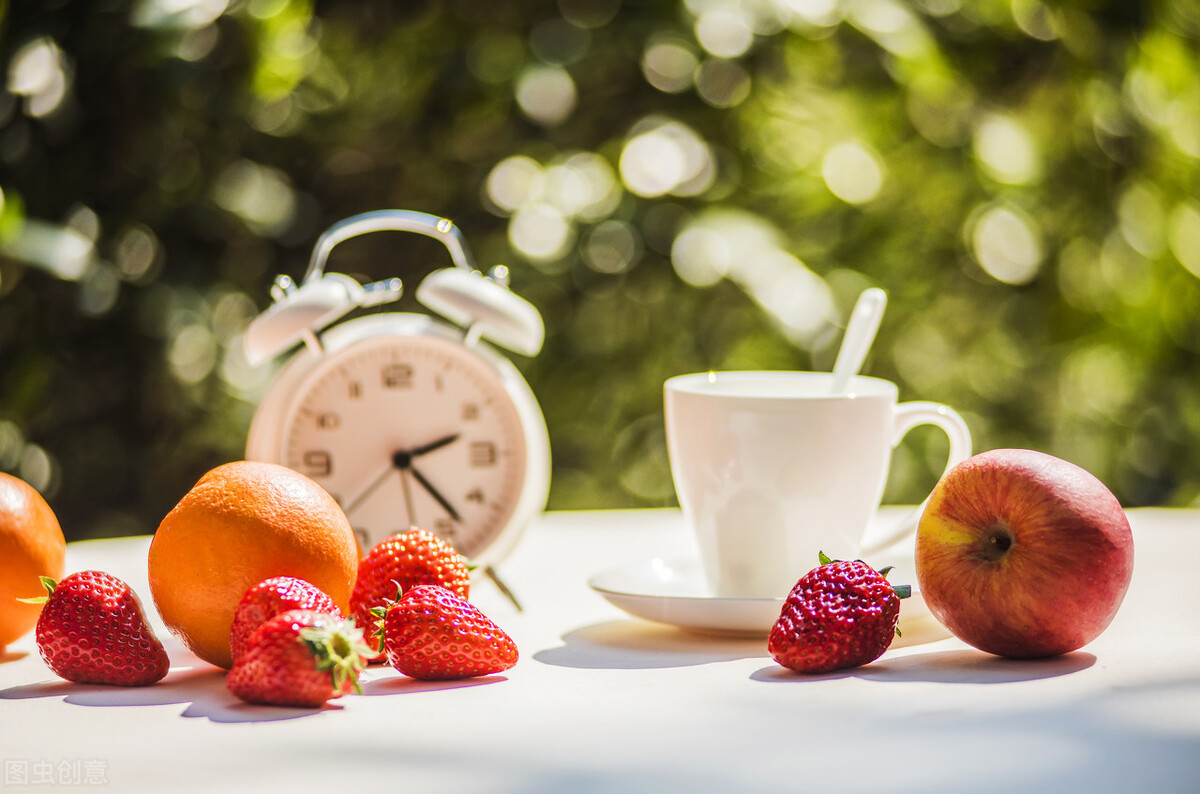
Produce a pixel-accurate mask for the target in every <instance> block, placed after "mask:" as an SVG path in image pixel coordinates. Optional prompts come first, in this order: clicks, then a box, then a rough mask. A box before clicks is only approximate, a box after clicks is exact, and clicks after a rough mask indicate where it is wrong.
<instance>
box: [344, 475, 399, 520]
mask: <svg viewBox="0 0 1200 794" xmlns="http://www.w3.org/2000/svg"><path fill="white" fill-rule="evenodd" d="M392 469H393V466H392V465H391V464H390V463H389V464H388V466H387V467H386V468H384V470H383V471H381V472H379V474H377V475H376V476H375V479H373V480H371V484H370V485H368V486H367V487H366V488H364V489H363V491H362V493H360V494H359V495H358V496H356V497H354V498H353V499H351V500H350V501H349V502H347V503H346V506H345V507H343V508H342V512H343V513H345V514H346V515H350V514H351V513H353V512H354V511H355V510H356V509H357V508H358V506H359V505H360V504H362V503H363V502H365V501H366V499H367V497H368V496H370V495H371V494H373V493H375V489H376V488H378V487H379V486H380V485H383V482H384V480H386V479H387V476H388V475H389V474H391V473H392Z"/></svg>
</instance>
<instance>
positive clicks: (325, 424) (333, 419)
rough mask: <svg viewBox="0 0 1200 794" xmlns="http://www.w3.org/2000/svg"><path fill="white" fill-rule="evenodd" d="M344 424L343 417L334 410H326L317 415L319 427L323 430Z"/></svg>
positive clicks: (333, 428) (334, 428)
mask: <svg viewBox="0 0 1200 794" xmlns="http://www.w3.org/2000/svg"><path fill="white" fill-rule="evenodd" d="M341 424H342V417H340V416H338V415H337V414H335V413H334V412H333V411H326V412H325V413H323V414H321V415H320V416H318V417H317V427H319V428H321V429H322V430H336V429H337V428H338V427H340V426H341Z"/></svg>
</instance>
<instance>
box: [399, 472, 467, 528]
mask: <svg viewBox="0 0 1200 794" xmlns="http://www.w3.org/2000/svg"><path fill="white" fill-rule="evenodd" d="M408 470H409V471H411V472H412V474H413V477H414V478H416V480H417V482H419V483H420V484H421V487H422V488H424V489H425V490H426V491H428V492H429V495H430V496H432V497H433V498H434V499H435V500H436V501H437V503H438V504H440V505H441V506H442V509H443V510H445V511H446V512H447V513H448V514H449V515H450V517H451V518H453V519H454V520H455V521H462V516H460V515H459V514H458V511H457V510H455V509H454V506H453V505H451V504H450V503H449V502H448V501H446V497H444V496H442V494H441V492H439V491H438V489H437V488H434V487H433V483H431V482H430V481H429V480H427V479H426V478H425V475H423V474H421V471H420V470H419V469H417V468H416V467H415V466H411V465H410V466H409V468H408Z"/></svg>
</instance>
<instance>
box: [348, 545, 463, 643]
mask: <svg viewBox="0 0 1200 794" xmlns="http://www.w3.org/2000/svg"><path fill="white" fill-rule="evenodd" d="M421 584H436V585H441V586H442V587H445V588H446V589H447V590H449V591H451V592H452V593H454V594H455V595H457V596H458V597H459V598H462V599H464V600H465V599H467V598H468V597H469V595H470V590H471V572H470V569H469V568H467V563H466V561H465V560H464V559H463V557H462V555H460V554H459V553H458V552H457V551H455V549H454V547H453V546H451V545H450V544H449V543H447V542H446V541H444V540H442V539H441V538H440V537H438V536H437V535H435V534H433V533H432V532H429V531H427V530H424V529H418V528H416V527H414V528H412V529H410V530H408V531H407V532H401V533H399V534H397V535H392V536H391V537H388V538H384V539H383V540H382V541H380V542H379V543H378V544H376V545H375V546H374V547H373V548H372V549H371V550H370V551H368V552H367V554H366V556H365V557H363V558H362V560H361V561H360V562H359V563H358V575H357V577H355V580H354V592H353V593H351V595H350V614H351V615H352V616H353V617H354V620H355V622H356V623H358V625H359V626H362V627H363V632H364V634H366V635H367V641H368V642H369V643H370V644H371V645H372V646H373V647H374V648H375V649H376V651H380V650H381V649H382V645H381V641H380V637H379V622H378V618H377V617H375V616H374V615H373V614H372V611H371V610H373V609H376V608H378V607H384V606H386V605H387V604H388V602H389V601H390V600H392V599H394V598H396V588H397V587H399V589H400V592H404V591H406V590H408V589H409V588H410V587H414V586H415V585H421ZM383 660H384V657H383V655H382V654H381V653H380V654H378V655H377V656H376V657H375V658H374V659H373V660H372V661H380V662H382V661H383Z"/></svg>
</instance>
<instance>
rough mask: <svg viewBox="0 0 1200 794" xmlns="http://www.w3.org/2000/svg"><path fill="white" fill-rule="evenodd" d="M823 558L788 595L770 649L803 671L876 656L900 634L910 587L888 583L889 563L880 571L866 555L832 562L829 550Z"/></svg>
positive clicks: (835, 667)
mask: <svg viewBox="0 0 1200 794" xmlns="http://www.w3.org/2000/svg"><path fill="white" fill-rule="evenodd" d="M820 560H821V563H822V564H821V565H819V566H818V567H816V568H814V569H812V570H811V571H809V572H808V573H807V574H805V575H804V577H803V578H801V579H800V581H799V582H797V583H796V586H795V587H793V588H792V591H791V593H789V594H788V597H787V600H786V601H785V602H784V605H783V611H782V612H781V613H780V615H779V620H777V621H776V622H775V625H774V627H772V629H771V635H770V637H769V638H768V640H767V650H768V651H770V653H771V656H773V657H774V658H775V661H777V662H779V663H780V664H781V665H783V666H784V667H788V668H790V669H792V670H796V671H797V672H801V673H825V672H828V671H830V670H838V669H841V668H844V667H857V666H858V665H861V664H867V663H868V662H873V661H875V660H876V659H878V658H879V657H880V656H882V655H883V652H884V651H886V650H887V649H888V646H889V645H891V643H892V638H893V637H894V636H896V635H897V634H899V631H898V630H897V629H896V623H897V621H898V620H899V618H900V599H901V598H905V597H907V596H908V595H909V594H910V592H911V588H909V586H908V585H902V586H899V587H893V586H892V585H891V584H889V583H888V581H887V573H888V571H889V570H890V568H884V569H883V570H882V571H875V570H874V569H873V568H871V566H869V565H867V564H866V563H865V562H862V561H861V560H854V561H852V562H843V561H833V560H830V559H829V558H828V557H826V556H825V554H824V553H822V554H821V555H820Z"/></svg>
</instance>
